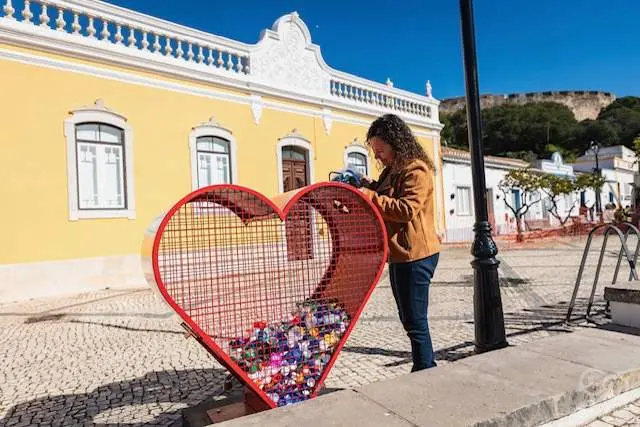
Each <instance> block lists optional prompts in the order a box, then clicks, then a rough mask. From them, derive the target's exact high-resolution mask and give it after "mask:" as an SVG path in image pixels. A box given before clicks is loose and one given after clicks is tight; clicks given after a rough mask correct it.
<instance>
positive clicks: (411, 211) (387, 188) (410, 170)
mask: <svg viewBox="0 0 640 427" xmlns="http://www.w3.org/2000/svg"><path fill="white" fill-rule="evenodd" d="M362 191H363V192H364V193H365V194H366V195H367V196H368V197H369V199H370V200H371V201H372V202H373V204H374V205H375V206H376V207H377V208H378V210H379V211H380V213H381V215H382V218H383V219H384V222H385V225H386V228H387V234H388V239H389V262H393V263H396V262H408V261H416V260H419V259H422V258H426V257H428V256H430V255H433V254H435V253H438V252H440V240H439V239H438V236H437V232H436V228H435V224H434V220H435V217H434V213H433V211H434V198H435V195H434V183H433V173H432V171H431V170H430V169H429V167H428V166H427V165H426V163H425V162H423V161H422V160H414V161H412V162H410V163H409V164H408V165H407V166H405V167H404V169H403V170H401V171H400V172H397V173H391V171H390V169H389V168H385V169H384V170H383V171H382V173H381V174H380V178H379V179H378V181H374V182H373V183H371V184H370V185H368V188H364V189H363V190H362Z"/></svg>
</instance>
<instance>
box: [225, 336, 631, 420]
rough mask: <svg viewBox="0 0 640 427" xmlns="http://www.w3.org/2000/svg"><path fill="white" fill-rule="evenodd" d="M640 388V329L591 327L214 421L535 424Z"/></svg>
mask: <svg viewBox="0 0 640 427" xmlns="http://www.w3.org/2000/svg"><path fill="white" fill-rule="evenodd" d="M639 387H640V331H637V330H633V331H630V330H623V329H621V328H616V327H615V326H605V327H599V328H594V327H585V328H580V329H578V330H577V331H576V332H568V333H566V334H563V335H556V336H553V337H549V338H545V339H542V340H539V341H538V342H535V343H526V344H523V345H521V346H514V347H509V348H506V349H502V350H498V351H493V352H490V353H486V354H481V355H476V356H472V357H469V358H467V359H464V360H461V361H458V362H454V363H451V364H449V365H446V366H443V367H438V368H436V369H431V370H426V371H422V372H418V373H415V374H408V375H403V376H400V377H398V378H395V379H392V380H387V381H381V382H378V383H374V384H369V385H366V386H364V387H360V388H358V389H355V390H345V391H340V392H335V393H331V394H328V395H325V396H321V397H319V398H317V399H314V400H311V401H308V402H305V403H303V404H299V405H293V406H289V407H284V408H278V409H274V410H270V411H266V412H262V413H259V414H254V415H250V416H247V417H243V418H238V419H235V420H232V421H228V422H226V423H221V424H216V425H220V426H222V425H224V426H229V427H246V426H258V425H260V426H298V425H306V424H308V423H314V424H316V425H317V424H320V425H332V426H353V425H367V426H368V427H375V426H381V427H382V426H427V425H428V426H471V425H473V426H516V425H517V426H535V425H540V424H544V423H547V422H550V421H553V420H555V419H559V418H562V417H565V416H567V415H570V414H572V413H575V412H577V411H579V410H581V409H583V408H587V407H590V406H592V405H594V404H597V403H599V402H604V401H606V400H608V399H611V398H613V397H615V396H618V395H620V394H622V393H624V392H627V391H629V390H632V389H635V388H639Z"/></svg>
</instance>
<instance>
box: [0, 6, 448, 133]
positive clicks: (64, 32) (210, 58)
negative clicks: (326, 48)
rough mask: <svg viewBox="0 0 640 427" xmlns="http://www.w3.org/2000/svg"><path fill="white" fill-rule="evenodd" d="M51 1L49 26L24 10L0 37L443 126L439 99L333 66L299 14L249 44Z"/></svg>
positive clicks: (7, 20) (5, 21) (3, 22)
mask: <svg viewBox="0 0 640 427" xmlns="http://www.w3.org/2000/svg"><path fill="white" fill-rule="evenodd" d="M34 3H38V2H37V1H32V2H31V4H34ZM46 3H47V5H48V8H49V11H51V9H54V8H55V10H57V11H58V19H57V20H49V21H47V20H46V19H47V18H45V22H44V24H42V22H37V21H38V19H39V18H40V17H38V16H32V17H29V19H26V18H25V16H24V13H23V12H24V10H22V11H18V10H16V11H15V13H13V16H4V17H2V18H0V42H1V43H6V44H10V45H14V46H19V47H25V48H29V49H33V50H40V51H43V52H47V53H53V54H59V55H64V56H66V57H71V58H76V59H81V60H88V61H91V62H92V63H96V64H105V65H111V66H113V65H115V66H118V67H123V68H125V69H132V70H139V71H144V72H152V73H155V74H160V75H164V76H168V77H173V78H179V79H183V80H188V81H195V82H200V83H205V84H213V85H217V86H221V87H226V88H232V89H235V90H239V91H242V92H244V93H247V94H252V95H254V96H255V95H258V96H271V97H275V98H282V99H286V100H290V101H295V102H303V103H307V104H312V105H315V106H319V107H323V108H328V109H331V110H342V111H345V112H351V113H356V114H364V115H368V116H373V117H376V116H379V115H381V114H384V113H388V112H393V113H396V114H398V115H400V116H401V117H403V119H404V120H405V121H407V123H409V124H411V125H414V126H420V127H423V128H427V129H432V130H435V131H440V130H441V129H442V128H443V125H442V124H441V123H440V122H439V117H438V105H439V101H438V100H436V99H435V98H433V97H432V96H421V95H418V94H415V93H411V92H407V91H404V90H400V89H397V88H394V87H390V86H388V85H384V84H380V83H376V82H372V81H369V80H366V79H363V78H360V77H357V76H353V75H350V74H348V73H344V72H341V71H338V70H334V69H332V68H331V67H329V66H328V65H327V64H326V63H325V61H324V59H323V58H322V55H321V54H320V48H319V47H318V46H317V45H315V44H313V43H312V42H311V39H310V35H309V31H308V28H307V26H306V25H305V23H304V22H303V21H302V20H301V19H300V17H299V16H298V15H297V13H295V12H294V13H291V14H288V15H285V16H283V17H281V18H279V19H278V20H277V21H276V22H275V23H274V25H273V26H272V29H269V30H265V31H263V33H262V34H261V37H260V40H259V41H258V42H257V43H256V44H254V45H250V44H245V43H240V42H237V41H234V40H230V39H226V38H224V37H219V36H216V35H212V34H208V33H205V32H202V31H198V30H194V29H191V28H187V27H184V26H181V25H177V24H174V23H171V22H168V21H164V20H161V19H157V18H153V17H150V16H148V15H145V14H142V13H138V12H135V11H132V10H129V9H125V8H122V7H118V6H114V5H111V4H108V3H104V2H101V1H97V0H47V2H46ZM70 15H71V16H73V18H72V20H73V22H69V21H70V20H69V16H70ZM79 16H83V17H85V18H86V19H89V18H90V19H91V21H90V24H87V25H84V27H83V28H81V25H80V23H79V22H80V21H79V20H78V17H79ZM21 17H22V18H21ZM65 19H66V21H65ZM105 22H106V23H107V27H106V30H105V27H104V23H105ZM98 23H99V24H98Z"/></svg>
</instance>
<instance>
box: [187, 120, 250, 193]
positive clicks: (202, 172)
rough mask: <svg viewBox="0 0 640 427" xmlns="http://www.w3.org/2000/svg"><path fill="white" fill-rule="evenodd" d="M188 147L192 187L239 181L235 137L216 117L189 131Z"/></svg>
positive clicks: (194, 188)
mask: <svg viewBox="0 0 640 427" xmlns="http://www.w3.org/2000/svg"><path fill="white" fill-rule="evenodd" d="M189 148H190V150H191V186H192V189H193V190H196V189H198V188H201V187H206V186H208V185H213V184H232V183H236V182H238V170H237V167H236V142H235V138H234V137H233V134H232V133H231V131H229V130H228V129H225V128H223V127H222V126H220V124H219V123H218V122H217V121H216V120H215V119H214V118H213V117H211V118H210V119H209V121H208V122H206V123H202V124H200V125H199V126H196V127H194V128H193V130H192V132H191V134H190V135H189Z"/></svg>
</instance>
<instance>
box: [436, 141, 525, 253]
mask: <svg viewBox="0 0 640 427" xmlns="http://www.w3.org/2000/svg"><path fill="white" fill-rule="evenodd" d="M484 161H485V180H486V187H487V203H488V210H489V222H490V223H491V225H492V229H493V234H507V233H512V232H514V231H515V222H514V221H513V214H512V213H511V210H509V208H508V207H507V206H506V205H505V203H504V195H503V194H502V191H500V190H499V188H498V184H499V182H500V181H501V180H502V179H503V178H504V177H505V175H506V174H507V173H508V172H509V171H510V170H513V169H522V168H525V167H527V166H529V164H528V163H527V162H525V161H522V160H517V159H510V158H506V157H495V156H485V160H484ZM442 176H443V180H444V214H445V221H446V237H445V239H444V241H445V242H447V243H454V242H469V241H472V240H473V236H474V233H473V224H474V223H475V216H474V215H475V211H474V206H473V184H472V174H471V156H470V154H469V153H468V152H467V151H463V150H457V149H453V148H443V149H442Z"/></svg>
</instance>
